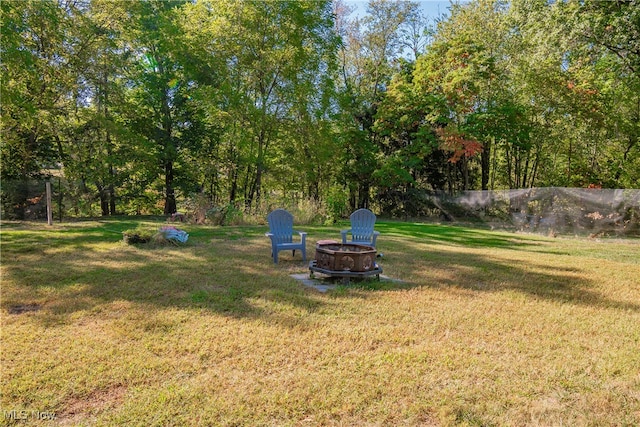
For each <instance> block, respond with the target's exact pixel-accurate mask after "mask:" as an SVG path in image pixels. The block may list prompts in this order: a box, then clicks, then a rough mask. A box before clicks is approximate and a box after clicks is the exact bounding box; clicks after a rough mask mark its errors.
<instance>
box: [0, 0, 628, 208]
mask: <svg viewBox="0 0 640 427" xmlns="http://www.w3.org/2000/svg"><path fill="white" fill-rule="evenodd" d="M0 7H1V12H2V43H1V49H2V64H1V73H2V76H1V77H2V82H1V83H2V93H1V96H2V99H1V101H2V111H1V113H2V115H1V122H2V182H3V185H2V194H3V209H4V211H5V215H7V213H10V214H15V215H17V216H19V213H20V206H23V205H24V203H25V200H21V195H23V197H22V198H23V199H26V197H27V196H26V192H25V191H23V187H22V185H28V182H29V181H30V180H32V179H35V178H41V177H43V176H46V175H51V174H54V175H58V176H63V177H64V181H65V185H66V186H67V187H68V188H67V190H66V191H68V192H71V193H73V194H74V195H75V199H74V200H76V202H75V203H74V206H73V209H75V212H76V213H77V214H79V215H82V214H92V213H93V212H92V209H94V206H99V213H101V214H103V215H110V214H115V213H134V212H136V213H158V212H160V211H162V212H164V213H165V214H171V213H173V212H175V211H176V209H177V208H178V207H179V206H180V204H181V203H183V202H185V201H186V200H193V199H194V198H195V197H198V198H200V199H203V198H204V199H205V200H206V201H207V202H208V203H210V204H211V205H213V206H223V205H233V206H235V207H236V208H238V209H243V210H245V211H255V210H257V209H260V208H261V207H262V206H264V205H265V204H267V205H268V204H269V203H273V202H274V201H277V202H278V203H282V202H283V201H290V202H291V201H294V200H302V199H313V200H316V201H320V202H322V203H325V204H326V205H327V206H328V207H329V209H333V210H340V209H341V208H343V207H346V208H347V210H349V209H355V208H358V207H370V208H375V209H376V210H378V211H380V212H381V213H386V214H390V215H393V214H406V213H410V214H414V213H416V212H418V211H419V209H420V201H421V200H422V198H421V197H422V195H424V194H425V192H432V191H446V192H449V193H454V192H456V191H460V190H467V189H504V188H526V187H533V186H536V187H542V186H577V187H585V186H588V185H597V186H600V185H601V186H603V187H606V188H638V187H639V183H640V143H639V138H640V74H639V73H640V5H639V4H638V3H637V2H636V1H606V2H604V1H560V0H558V1H553V2H547V1H537V0H512V1H489V0H476V1H472V2H470V3H462V4H453V5H452V6H451V9H450V11H449V13H448V16H447V17H444V18H440V19H433V17H427V16H424V14H423V12H422V11H421V9H420V8H419V5H418V4H417V3H413V2H409V1H385V0H370V1H369V3H368V7H367V12H366V14H364V15H357V14H354V13H352V12H353V7H352V6H350V5H349V3H348V2H344V1H341V0H336V1H328V0H325V1H318V0H309V1H300V0H295V1H238V0H235V1H234V0H197V1H185V0H175V1H174V0H171V1H169V0H148V1H128V0H57V1H54V0H37V1H30V0H14V1H3V2H2V3H1V4H0ZM9 205H10V206H9Z"/></svg>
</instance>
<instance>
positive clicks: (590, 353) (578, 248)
mask: <svg viewBox="0 0 640 427" xmlns="http://www.w3.org/2000/svg"><path fill="white" fill-rule="evenodd" d="M138 223H144V224H146V225H147V226H149V227H155V228H158V227H160V226H161V225H164V223H162V222H160V221H158V222H154V221H152V220H149V219H147V220H132V219H119V220H106V221H83V222H75V223H62V224H54V225H53V226H51V227H48V226H47V225H46V224H41V223H16V222H3V224H2V264H1V268H2V300H1V308H2V310H1V316H2V332H1V333H2V335H1V356H0V357H1V363H2V367H1V384H0V386H1V389H2V394H1V405H0V406H1V409H2V414H0V417H1V418H0V424H2V425H12V424H16V425H69V426H82V425H139V426H152V425H162V426H167V425H175V426H187V425H212V426H218V425H220V426H240V425H252V426H253V425H255V426H317V425H327V426H334V425H335V426H338V425H340V426H378V425H379V426H398V425H409V426H423V425H424V426H431V425H433V426H453V425H469V426H474V425H478V426H480V425H482V426H492V425H494V426H525V425H533V426H537V425H541V426H559V425H565V426H607V425H611V426H614V425H615V426H625V425H627V426H632V425H639V424H640V241H638V240H616V239H601V240H594V239H588V238H574V237H556V238H548V237H542V236H535V235H526V234H513V233H506V232H494V231H488V230H479V229H471V228H464V227H455V226H448V225H437V224H416V223H402V222H392V221H379V222H378V224H377V226H376V229H377V230H379V231H380V232H381V236H380V237H379V239H378V250H379V251H380V252H382V253H383V254H384V257H382V258H381V259H379V262H380V264H381V266H382V267H383V269H384V274H385V275H387V276H389V277H391V278H393V279H397V280H399V281H401V282H390V281H381V282H377V281H375V280H371V281H365V282H362V283H357V284H351V285H349V286H338V287H337V288H336V289H334V290H332V291H329V292H327V293H321V292H318V291H317V290H315V289H313V288H307V287H304V286H303V285H301V284H300V283H299V282H298V281H296V280H295V279H293V278H292V277H291V275H292V274H295V273H304V272H308V268H307V264H306V263H303V262H302V261H301V258H300V255H299V254H296V257H295V258H292V256H291V252H287V253H285V252H282V253H281V256H280V263H279V264H278V265H274V264H273V262H272V259H271V257H270V243H269V240H268V239H267V238H266V237H265V236H264V232H265V231H267V227H266V226H241V227H212V226H197V225H182V224H181V225H180V226H181V227H182V228H183V229H185V230H186V231H187V232H189V234H190V238H189V241H188V242H187V243H186V244H185V245H183V246H180V247H178V246H174V245H168V246H167V245H165V246H161V245H140V246H132V245H126V244H124V243H123V242H122V234H121V232H122V231H123V230H125V229H128V228H132V227H135V226H136V225H137V224H138ZM346 225H347V224H346V223H344V224H336V225H335V226H333V227H325V226H296V228H298V229H302V230H304V231H307V232H308V233H309V234H308V242H307V251H308V257H309V258H312V257H313V255H314V246H315V242H316V241H317V240H321V239H327V238H334V239H335V238H338V237H339V230H340V229H341V228H347V227H346ZM43 414H44V417H43ZM45 417H48V418H55V419H54V420H46V419H44V420H43V419H42V418H45Z"/></svg>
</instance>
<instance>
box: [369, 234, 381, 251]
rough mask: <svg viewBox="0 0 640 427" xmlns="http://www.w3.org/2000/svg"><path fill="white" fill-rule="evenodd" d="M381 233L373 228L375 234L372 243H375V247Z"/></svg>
mask: <svg viewBox="0 0 640 427" xmlns="http://www.w3.org/2000/svg"><path fill="white" fill-rule="evenodd" d="M379 235H380V232H379V231H375V230H373V236H372V239H371V244H372V245H373V247H374V248H375V247H376V240H377V239H378V236H379Z"/></svg>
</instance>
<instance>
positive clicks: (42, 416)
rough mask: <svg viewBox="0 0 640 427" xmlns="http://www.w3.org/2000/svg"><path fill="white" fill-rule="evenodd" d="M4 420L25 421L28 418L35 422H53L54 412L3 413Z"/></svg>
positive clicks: (16, 411)
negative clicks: (33, 419)
mask: <svg viewBox="0 0 640 427" xmlns="http://www.w3.org/2000/svg"><path fill="white" fill-rule="evenodd" d="M3 414H4V419H5V420H12V421H18V420H26V419H29V418H35V419H36V420H55V419H56V414H55V412H40V411H18V410H15V409H14V410H12V411H3Z"/></svg>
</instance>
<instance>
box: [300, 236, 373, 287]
mask: <svg viewBox="0 0 640 427" xmlns="http://www.w3.org/2000/svg"><path fill="white" fill-rule="evenodd" d="M375 259H376V249H375V248H374V247H372V246H366V245H358V244H354V243H345V244H341V243H338V242H335V241H320V242H318V244H317V245H316V256H315V259H314V260H313V261H311V262H310V263H309V270H311V274H312V275H313V273H314V272H318V273H322V274H326V275H328V276H331V277H342V280H343V282H344V283H349V279H350V278H352V277H367V276H376V277H377V278H378V279H379V278H380V273H382V268H380V266H379V265H378V264H376V262H375Z"/></svg>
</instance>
